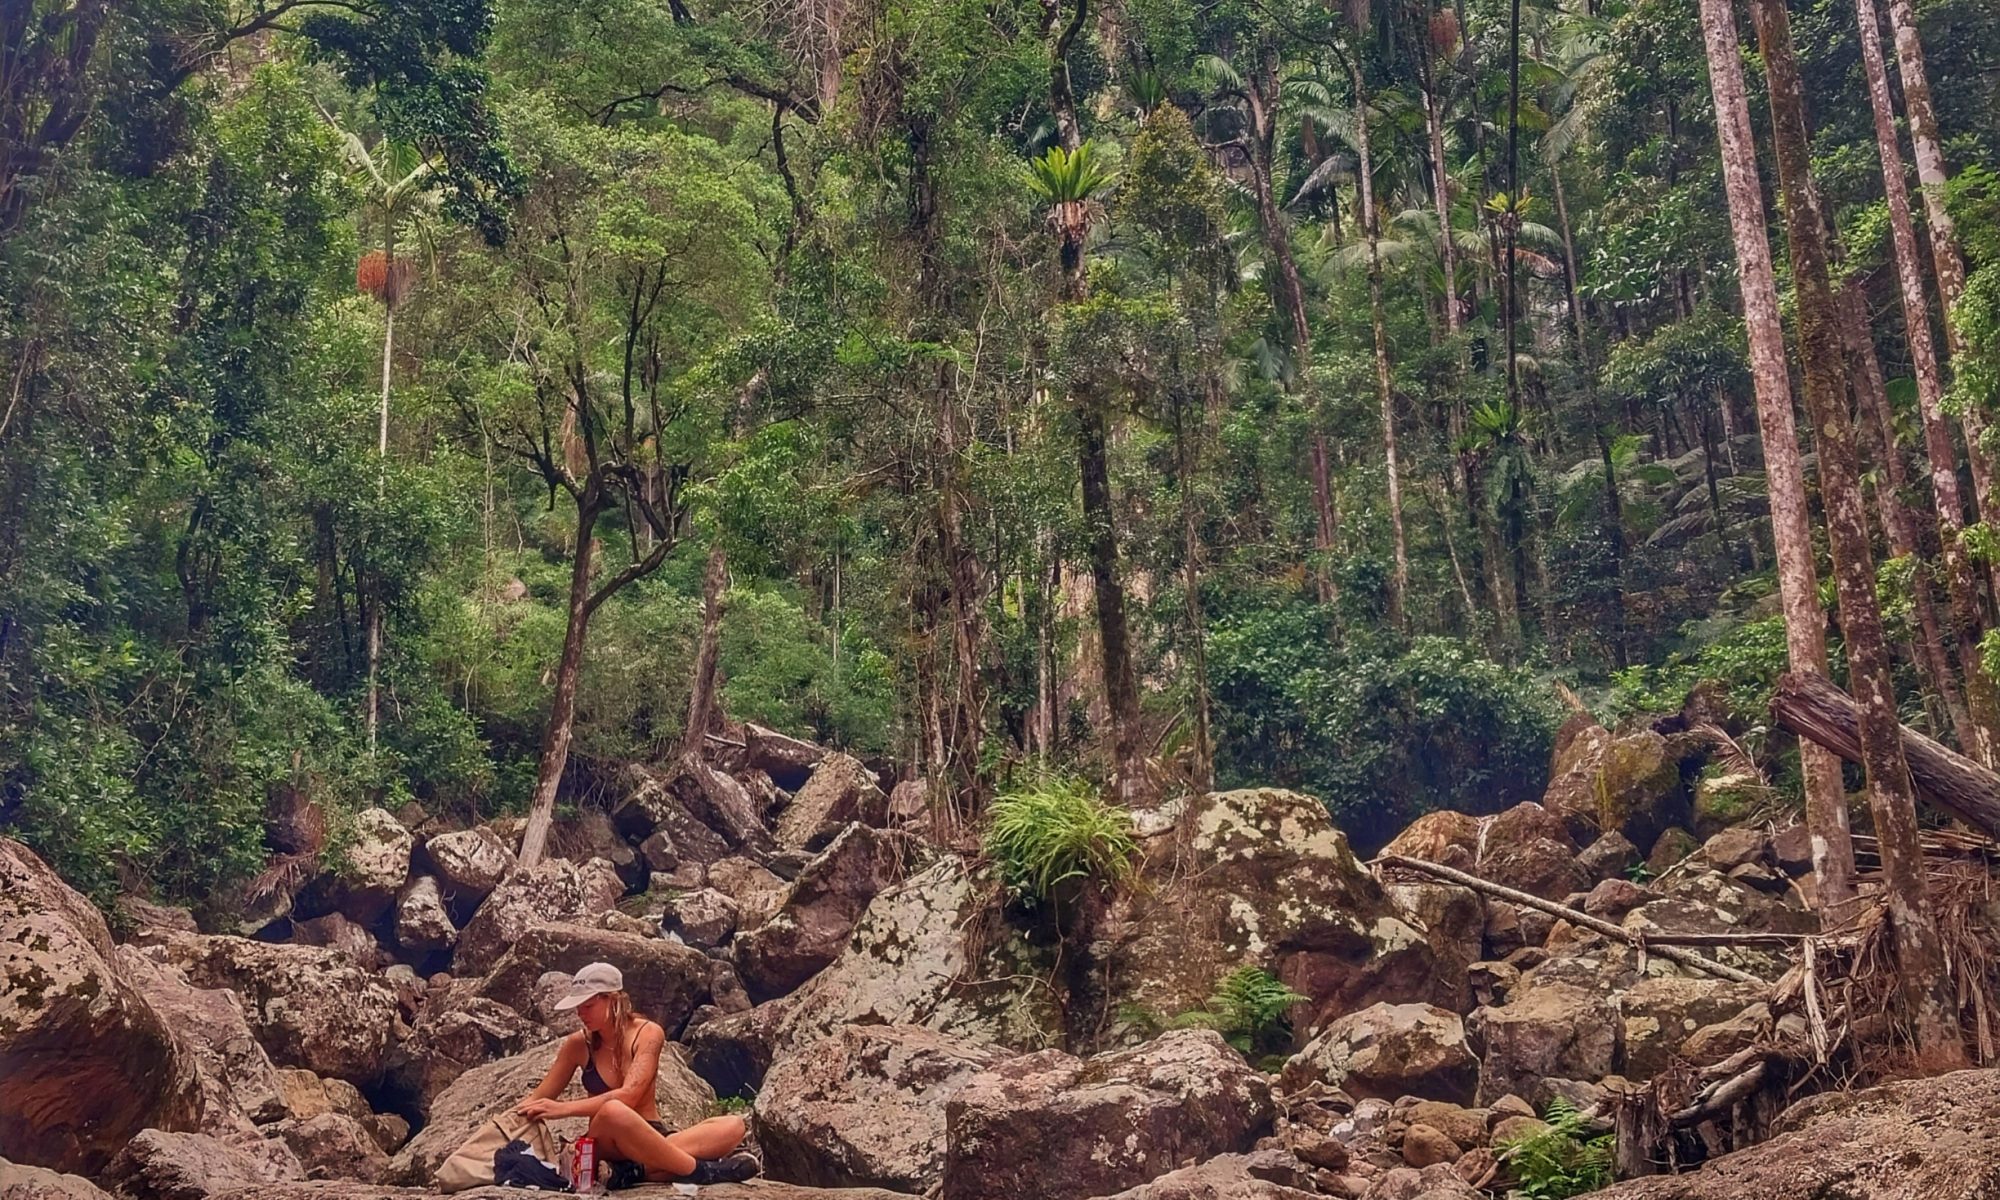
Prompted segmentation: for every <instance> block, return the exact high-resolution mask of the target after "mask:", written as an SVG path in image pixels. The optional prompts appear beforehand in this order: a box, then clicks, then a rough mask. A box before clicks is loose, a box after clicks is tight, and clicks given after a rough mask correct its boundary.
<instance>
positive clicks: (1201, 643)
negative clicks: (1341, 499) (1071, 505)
mask: <svg viewBox="0 0 2000 1200" xmlns="http://www.w3.org/2000/svg"><path fill="white" fill-rule="evenodd" d="M1185 408H1186V405H1185V403H1184V399H1183V397H1181V396H1179V395H1178V394H1177V395H1176V396H1175V398H1174V442H1175V450H1176V452H1177V453H1176V455H1175V457H1176V458H1177V459H1178V460H1179V462H1178V463H1177V466H1178V474H1179V475H1180V502H1181V588H1182V590H1183V591H1184V592H1185V593H1186V595H1185V597H1184V603H1185V607H1186V611H1187V623H1188V670H1189V671H1190V672H1191V674H1192V676H1193V680H1194V687H1193V688H1192V689H1191V691H1192V694H1191V695H1190V696H1189V698H1188V708H1189V717H1190V719H1191V721H1192V723H1193V725H1194V781H1193V782H1194V786H1195V787H1196V789H1197V790H1199V791H1203V792H1206V791H1208V790H1209V789H1210V788H1212V787H1213V786H1214V785H1215V752H1214V749H1213V745H1212V742H1211V737H1210V732H1209V712H1208V708H1209V697H1208V638H1207V629H1206V624H1207V623H1206V621H1205V619H1204V618H1203V616H1202V606H1201V566H1202V563H1201V559H1202V542H1201V519H1200V512H1199V509H1198V507H1197V505H1196V503H1195V494H1194V480H1195V471H1196V469H1197V468H1198V467H1199V466H1200V452H1199V449H1198V447H1197V446H1196V444H1195V439H1194V437H1193V436H1191V435H1190V434H1189V432H1188V429H1187V415H1186V413H1185V411H1184V410H1185ZM1323 452H1324V450H1323V449H1322V453H1323Z"/></svg>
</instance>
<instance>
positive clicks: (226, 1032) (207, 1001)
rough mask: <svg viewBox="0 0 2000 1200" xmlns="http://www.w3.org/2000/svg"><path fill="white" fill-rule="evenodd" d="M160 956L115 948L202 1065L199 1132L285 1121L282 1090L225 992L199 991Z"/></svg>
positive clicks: (125, 968) (129, 972) (134, 981)
mask: <svg viewBox="0 0 2000 1200" xmlns="http://www.w3.org/2000/svg"><path fill="white" fill-rule="evenodd" d="M155 955H158V956H159V957H160V958H164V957H165V953H164V951H163V950H160V949H154V950H150V951H149V950H143V949H141V948H139V947H137V946H130V945H127V946H120V947H118V968H119V970H120V971H122V972H123V973H124V975H125V978H127V979H128V980H130V981H131V982H132V985H133V986H134V987H136V988H138V989H139V992H140V994H141V995H143V996H145V997H146V1002H147V1003H148V1004H151V1005H152V1006H153V1011H154V1012H157V1013H159V1014H160V1019H161V1020H163V1021H165V1022H166V1023H167V1028H169V1029H171V1030H172V1031H173V1032H174V1034H175V1035H176V1036H178V1037H179V1038H180V1039H181V1041H182V1043H183V1044H185V1045H186V1046H187V1047H188V1048H189V1049H190V1050H192V1051H193V1053H194V1056H195V1059H196V1061H197V1062H198V1063H199V1065H200V1070H201V1077H202V1093H203V1096H204V1106H203V1107H204V1111H205V1113H206V1120H205V1121H204V1122H203V1128H202V1130H201V1132H204V1133H216V1132H223V1131H224V1130H225V1129H226V1128H227V1127H228V1126H229V1124H230V1122H228V1120H227V1116H226V1114H231V1113H240V1114H241V1116H242V1120H243V1122H244V1123H255V1124H259V1125H261V1124H264V1123H265V1122H267V1121H275V1120H277V1119H279V1118H280V1117H283V1116H285V1115H286V1108H285V1096H284V1088H283V1085H282V1084H281V1082H280V1079H279V1075H278V1070H277V1068H276V1067H274V1066H272V1065H271V1057H270V1055H268V1054H266V1053H265V1052H264V1047H263V1046H261V1045H259V1044H258V1042H257V1038H256V1036H255V1035H254V1034H253V1033H251V1031H250V1025H249V1023H248V1022H247V1021H245V1020H244V1019H243V1007H242V1005H241V1004H239V1003H238V1002H237V999H236V997H235V996H233V995H231V994H230V993H229V992H226V991H221V990H216V989H208V988H198V987H195V986H194V985H193V984H191V983H189V982H188V980H187V976H185V975H183V974H181V972H179V971H178V970H176V969H174V968H173V967H170V966H167V965H166V964H165V963H164V962H162V961H158V960H156V958H155V957H154V956H155Z"/></svg>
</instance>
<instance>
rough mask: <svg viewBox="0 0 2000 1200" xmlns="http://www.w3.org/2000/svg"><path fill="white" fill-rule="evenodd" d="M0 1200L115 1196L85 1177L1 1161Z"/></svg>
mask: <svg viewBox="0 0 2000 1200" xmlns="http://www.w3.org/2000/svg"><path fill="white" fill-rule="evenodd" d="M0 1200H111V1197H110V1196H109V1195H107V1194H106V1193H105V1192H103V1191H101V1190H100V1189H99V1188H98V1186H97V1185H96V1184H94V1183H92V1182H90V1180H88V1179H85V1178H84V1177H83V1176H81V1175H65V1174H62V1173H61V1172H59V1171H51V1170H48V1169H47V1168H45V1167H29V1166H23V1165H22V1164H20V1163H11V1162H8V1161H7V1160H6V1159H4V1158H0Z"/></svg>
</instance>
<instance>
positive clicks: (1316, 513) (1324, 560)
mask: <svg viewBox="0 0 2000 1200" xmlns="http://www.w3.org/2000/svg"><path fill="white" fill-rule="evenodd" d="M1312 485H1313V549H1314V550H1316V551H1318V553H1319V561H1318V562H1317V563H1315V564H1314V565H1313V576H1314V578H1315V579H1316V580H1318V582H1319V602H1320V603H1321V604H1333V603H1334V602H1336V601H1337V600H1339V599H1340V588H1339V585H1338V584H1336V583H1335V582H1334V579H1333V538H1334V517H1333V473H1332V470H1331V468H1330V467H1329V466H1328V464H1327V447H1326V435H1325V434H1323V433H1318V432H1315V433H1314V434H1313V439H1312Z"/></svg>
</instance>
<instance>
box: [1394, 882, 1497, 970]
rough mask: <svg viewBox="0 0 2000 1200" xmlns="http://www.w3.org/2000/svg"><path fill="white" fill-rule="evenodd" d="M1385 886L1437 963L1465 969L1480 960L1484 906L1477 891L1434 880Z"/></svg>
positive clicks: (1483, 947)
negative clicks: (1435, 952)
mask: <svg viewBox="0 0 2000 1200" xmlns="http://www.w3.org/2000/svg"><path fill="white" fill-rule="evenodd" d="M1385 886H1386V887H1387V888H1388V892H1389V898H1390V899H1391V900H1393V901H1395V903H1396V906H1397V907H1398V908H1399V909H1400V910H1401V911H1402V913H1403V916H1404V919H1405V920H1407V921H1408V922H1409V923H1410V924H1411V925H1412V926H1414V927H1415V928H1416V929H1417V930H1419V931H1420V932H1422V933H1423V935H1424V936H1425V938H1427V939H1428V940H1429V941H1430V944H1431V947H1432V949H1434V950H1436V951H1437V952H1438V956H1439V959H1440V960H1441V961H1449V962H1452V963H1454V964H1463V965H1465V966H1469V965H1471V964H1472V963H1475V962H1477V961H1479V960H1480V959H1481V958H1482V957H1484V955H1485V946H1486V903H1485V901H1483V900H1481V899H1480V897H1479V893H1478V892H1475V891H1473V890H1472V889H1471V888H1465V887H1459V886H1458V885H1457V884H1452V883H1443V882H1440V881H1438V880H1416V881H1411V882H1391V883H1389V884H1387V885H1385ZM1456 969H1458V968H1457V967H1454V968H1453V970H1456Z"/></svg>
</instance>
